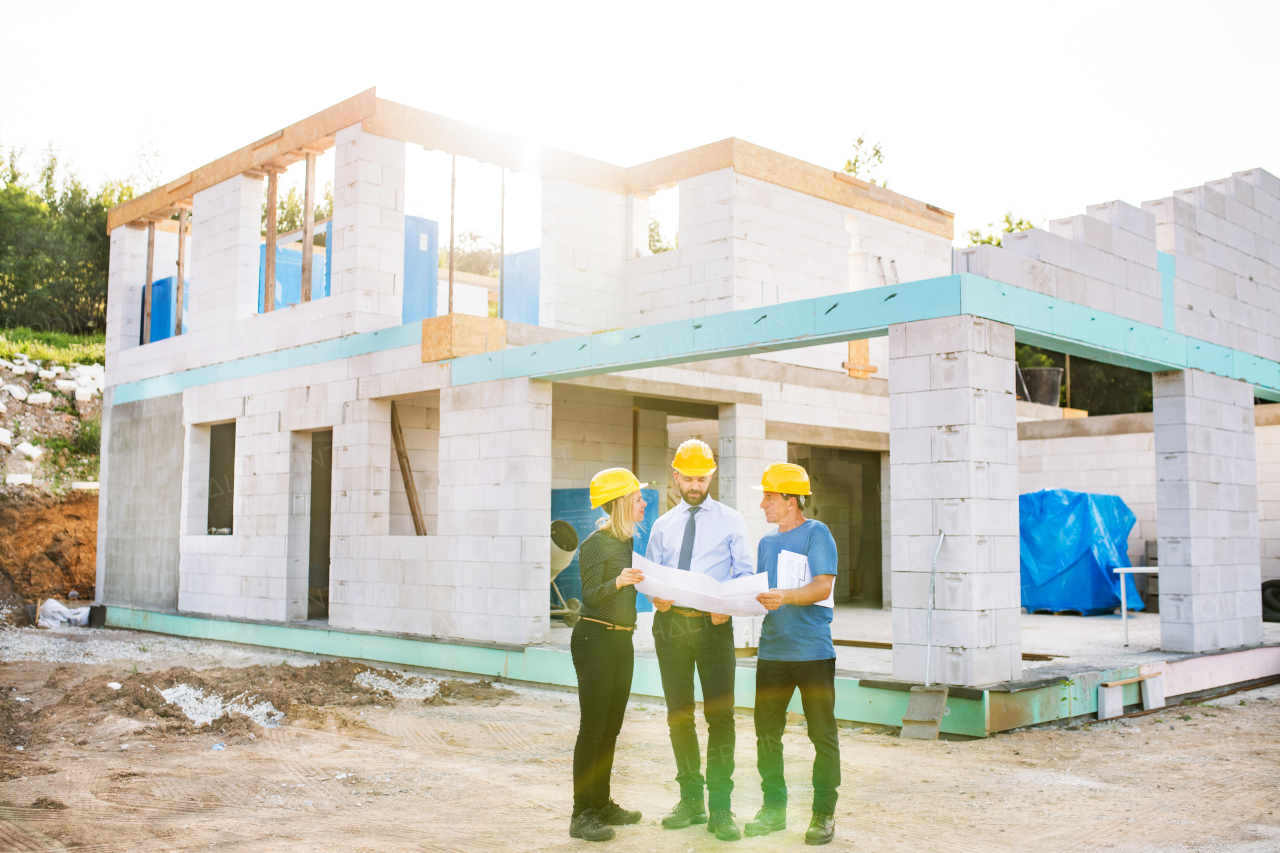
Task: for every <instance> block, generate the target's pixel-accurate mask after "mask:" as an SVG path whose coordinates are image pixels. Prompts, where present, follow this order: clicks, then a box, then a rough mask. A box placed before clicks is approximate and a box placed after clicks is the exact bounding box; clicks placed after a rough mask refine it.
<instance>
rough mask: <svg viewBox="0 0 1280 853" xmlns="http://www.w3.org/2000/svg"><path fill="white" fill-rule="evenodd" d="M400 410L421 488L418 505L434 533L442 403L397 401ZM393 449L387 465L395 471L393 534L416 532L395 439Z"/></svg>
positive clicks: (415, 477)
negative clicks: (440, 405) (423, 404)
mask: <svg viewBox="0 0 1280 853" xmlns="http://www.w3.org/2000/svg"><path fill="white" fill-rule="evenodd" d="M396 411H397V413H398V414H399V416H400V429H401V430H402V431H403V432H404V443H405V449H406V451H407V452H408V456H409V467H410V469H412V471H413V485H414V487H415V489H416V490H417V492H418V505H419V506H420V507H421V508H422V520H423V523H424V524H425V526H426V529H427V534H428V535H434V534H436V533H437V532H438V530H439V528H438V525H437V513H438V507H439V494H440V407H439V405H435V406H419V405H414V404H412V403H409V402H405V401H397V402H396ZM390 449H391V458H390V459H389V460H388V462H387V467H388V468H389V469H390V471H391V475H390V481H391V502H390V513H391V520H390V525H389V526H390V530H391V535H392V536H416V535H417V533H416V532H415V531H414V529H413V513H412V512H410V510H409V498H408V495H407V493H406V492H405V488H404V475H403V474H402V473H401V471H400V459H399V457H398V456H397V455H396V448H395V444H394V443H392V445H391V448H390Z"/></svg>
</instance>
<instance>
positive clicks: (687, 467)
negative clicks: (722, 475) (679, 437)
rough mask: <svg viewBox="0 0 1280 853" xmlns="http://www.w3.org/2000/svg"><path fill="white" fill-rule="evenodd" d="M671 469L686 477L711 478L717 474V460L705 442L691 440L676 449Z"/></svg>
mask: <svg viewBox="0 0 1280 853" xmlns="http://www.w3.org/2000/svg"><path fill="white" fill-rule="evenodd" d="M671 467H672V468H675V469H676V470H677V471H679V472H680V473H681V474H684V475H685V476H686V477H709V476H711V475H712V474H714V473H715V472H716V460H715V459H713V458H712V457H711V448H710V447H709V446H708V445H707V443H706V442H705V441H702V440H700V439H696V438H691V439H689V440H688V441H686V442H684V443H683V444H681V445H680V446H679V447H677V448H676V458H675V461H674V462H672V463H671Z"/></svg>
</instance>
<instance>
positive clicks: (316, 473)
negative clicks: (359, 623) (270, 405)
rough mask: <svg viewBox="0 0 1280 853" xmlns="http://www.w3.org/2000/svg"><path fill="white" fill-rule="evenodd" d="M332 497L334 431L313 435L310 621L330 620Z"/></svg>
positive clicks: (308, 575)
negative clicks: (330, 524) (330, 513)
mask: <svg viewBox="0 0 1280 853" xmlns="http://www.w3.org/2000/svg"><path fill="white" fill-rule="evenodd" d="M332 494H333V430H324V431H322V432H313V433H312V434H311V544H310V548H309V550H308V559H307V618H308V619H328V618H329V512H330V507H331V502H332V497H331V496H332Z"/></svg>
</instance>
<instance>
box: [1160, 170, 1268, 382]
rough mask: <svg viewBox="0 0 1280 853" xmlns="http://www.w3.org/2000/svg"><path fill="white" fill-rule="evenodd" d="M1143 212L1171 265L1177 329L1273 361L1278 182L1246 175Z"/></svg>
mask: <svg viewBox="0 0 1280 853" xmlns="http://www.w3.org/2000/svg"><path fill="white" fill-rule="evenodd" d="M1142 207H1143V209H1144V210H1148V211H1150V212H1151V213H1152V214H1153V215H1154V216H1155V219H1156V243H1157V245H1158V246H1159V248H1160V251H1162V252H1168V253H1169V254H1172V255H1173V256H1174V257H1175V259H1176V277H1175V280H1174V303H1175V308H1174V320H1175V323H1176V325H1177V330H1178V331H1179V332H1182V333H1184V334H1187V335H1191V336H1193V337H1197V338H1202V339H1204V340H1207V341H1211V342H1213V343H1216V344H1221V345H1223V346H1229V347H1233V348H1236V349H1241V350H1244V351H1245V352H1250V353H1253V354H1254V355H1259V356H1262V357H1263V358H1268V359H1280V179H1278V178H1276V177H1275V176H1274V175H1271V174H1269V173H1268V172H1266V171H1264V170H1262V169H1251V170H1249V171H1247V172H1237V173H1236V174H1234V175H1233V176H1231V177H1230V178H1224V179H1223V180H1220V181H1212V182H1210V183H1207V184H1205V185H1203V186H1199V187H1192V188H1190V189H1186V190H1180V191H1178V192H1175V193H1174V194H1173V195H1172V196H1170V197H1169V198H1164V199H1159V200H1157V201H1149V202H1146V203H1145V204H1143V205H1142Z"/></svg>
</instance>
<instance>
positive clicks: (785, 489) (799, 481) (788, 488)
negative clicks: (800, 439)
mask: <svg viewBox="0 0 1280 853" xmlns="http://www.w3.org/2000/svg"><path fill="white" fill-rule="evenodd" d="M751 488H753V489H755V490H756V491H757V492H778V493H779V494H783V495H807V494H809V474H808V473H807V472H806V471H805V470H804V469H803V468H801V467H800V466H799V465H792V464H791V463H790V462H775V463H773V464H772V465H770V466H769V467H768V468H765V469H764V476H763V477H761V478H760V485H758V486H752V487H751Z"/></svg>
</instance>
